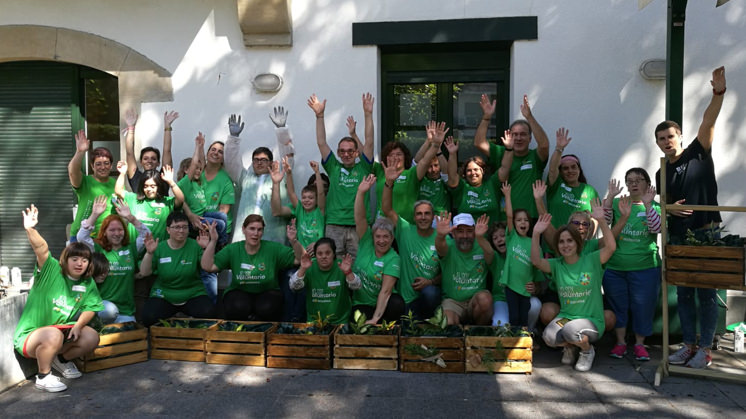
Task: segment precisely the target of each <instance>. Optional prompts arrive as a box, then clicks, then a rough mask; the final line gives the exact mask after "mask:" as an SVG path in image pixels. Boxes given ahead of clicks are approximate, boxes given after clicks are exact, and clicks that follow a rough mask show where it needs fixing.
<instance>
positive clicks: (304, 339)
mask: <svg viewBox="0 0 746 419" xmlns="http://www.w3.org/2000/svg"><path fill="white" fill-rule="evenodd" d="M330 342H331V335H292V334H285V333H272V334H270V335H269V336H268V337H267V343H271V344H285V345H310V346H316V345H329V344H330Z"/></svg>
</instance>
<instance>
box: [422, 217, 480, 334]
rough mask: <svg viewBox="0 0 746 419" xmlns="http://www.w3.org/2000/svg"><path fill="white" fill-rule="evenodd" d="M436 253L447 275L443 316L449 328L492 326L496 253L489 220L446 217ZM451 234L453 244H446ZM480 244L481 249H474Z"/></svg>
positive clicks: (439, 230) (439, 221)
mask: <svg viewBox="0 0 746 419" xmlns="http://www.w3.org/2000/svg"><path fill="white" fill-rule="evenodd" d="M436 219H437V234H436V236H435V250H436V251H437V252H438V256H439V257H440V269H441V272H442V275H443V278H442V284H441V286H442V290H443V302H442V304H441V306H442V307H443V312H444V313H445V315H446V317H448V324H481V325H490V324H492V295H491V294H490V292H489V291H488V290H487V268H488V267H489V266H490V264H491V263H492V258H493V257H494V252H493V251H492V248H491V247H490V244H489V242H488V241H487V239H486V238H485V234H486V233H487V228H488V225H489V217H488V216H486V215H482V216H481V217H479V219H478V220H477V222H476V223H475V222H474V217H472V216H471V214H467V213H461V214H458V215H456V216H455V217H453V224H451V222H450V220H451V214H450V213H447V212H446V213H443V214H441V216H438V217H437V218H436ZM448 234H451V235H452V236H453V241H451V242H450V243H447V242H446V236H447V235H448ZM475 240H476V241H477V243H478V244H479V246H475V245H474V241H475Z"/></svg>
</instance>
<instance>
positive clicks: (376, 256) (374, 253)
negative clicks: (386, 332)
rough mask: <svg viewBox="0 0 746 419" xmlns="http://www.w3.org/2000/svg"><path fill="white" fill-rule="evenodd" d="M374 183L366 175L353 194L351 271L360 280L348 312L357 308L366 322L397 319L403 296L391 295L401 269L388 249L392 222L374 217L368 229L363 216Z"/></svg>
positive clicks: (370, 177) (395, 254) (400, 311)
mask: <svg viewBox="0 0 746 419" xmlns="http://www.w3.org/2000/svg"><path fill="white" fill-rule="evenodd" d="M375 184H376V177H375V176H374V175H368V176H367V177H366V178H365V179H363V181H362V182H360V186H359V187H358V189H357V195H355V229H356V230H357V235H358V237H360V242H359V244H358V251H357V256H356V258H355V264H354V265H353V266H352V271H353V272H354V273H355V274H356V275H357V276H359V277H360V280H361V281H362V283H363V284H362V287H361V288H360V289H359V290H357V291H355V292H354V293H353V294H352V312H353V313H354V312H355V310H360V311H361V312H362V313H364V314H365V316H366V317H367V318H368V319H369V320H368V323H370V324H376V323H378V322H379V321H380V320H381V319H384V320H386V321H397V320H399V318H400V317H401V316H402V315H403V314H404V299H403V298H402V297H401V296H400V295H398V294H393V291H394V286H395V285H396V281H397V280H398V279H399V271H400V269H401V263H400V258H399V255H398V254H397V253H396V251H395V250H394V249H392V248H391V244H392V243H393V242H394V224H393V223H392V222H391V220H389V219H387V218H378V219H376V222H375V223H373V226H372V227H371V228H368V223H367V221H366V217H365V214H366V211H365V195H366V194H367V193H368V191H370V188H371V187H373V185H375ZM386 187H389V186H386Z"/></svg>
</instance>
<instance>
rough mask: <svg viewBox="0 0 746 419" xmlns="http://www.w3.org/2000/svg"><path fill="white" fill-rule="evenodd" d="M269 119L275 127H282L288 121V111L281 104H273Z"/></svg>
mask: <svg viewBox="0 0 746 419" xmlns="http://www.w3.org/2000/svg"><path fill="white" fill-rule="evenodd" d="M269 119H270V120H272V123H273V124H275V126H276V127H277V128H282V127H284V126H285V124H286V123H287V122H288V111H287V110H285V108H284V107H282V106H275V107H274V109H273V113H271V114H269Z"/></svg>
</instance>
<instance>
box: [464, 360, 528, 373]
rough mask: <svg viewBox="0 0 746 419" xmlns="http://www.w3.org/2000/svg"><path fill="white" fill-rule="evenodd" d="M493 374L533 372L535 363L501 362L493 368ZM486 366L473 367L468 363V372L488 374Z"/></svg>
mask: <svg viewBox="0 0 746 419" xmlns="http://www.w3.org/2000/svg"><path fill="white" fill-rule="evenodd" d="M491 368H492V372H493V373H528V374H530V373H531V372H532V371H533V363H532V362H530V361H514V362H510V361H499V362H495V363H493V364H492V366H491ZM488 371H489V370H488V369H487V366H486V365H485V364H480V365H471V364H469V363H468V362H467V363H466V372H488Z"/></svg>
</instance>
